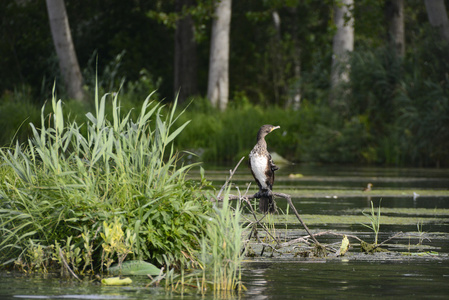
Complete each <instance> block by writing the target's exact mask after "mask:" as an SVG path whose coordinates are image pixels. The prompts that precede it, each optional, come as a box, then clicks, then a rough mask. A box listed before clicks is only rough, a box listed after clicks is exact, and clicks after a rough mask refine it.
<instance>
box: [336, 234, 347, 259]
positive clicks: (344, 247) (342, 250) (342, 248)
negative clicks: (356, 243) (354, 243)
mask: <svg viewBox="0 0 449 300" xmlns="http://www.w3.org/2000/svg"><path fill="white" fill-rule="evenodd" d="M348 249H349V240H348V237H347V236H346V235H343V239H342V240H341V246H340V249H338V251H337V256H343V255H345V253H346V252H347V251H348Z"/></svg>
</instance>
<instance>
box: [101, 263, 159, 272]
mask: <svg viewBox="0 0 449 300" xmlns="http://www.w3.org/2000/svg"><path fill="white" fill-rule="evenodd" d="M160 272H161V270H160V269H159V268H157V267H156V266H155V265H153V264H150V263H148V262H145V261H142V260H129V261H125V262H123V263H122V265H121V267H120V266H119V265H114V266H112V267H111V268H109V273H111V274H122V275H159V274H160Z"/></svg>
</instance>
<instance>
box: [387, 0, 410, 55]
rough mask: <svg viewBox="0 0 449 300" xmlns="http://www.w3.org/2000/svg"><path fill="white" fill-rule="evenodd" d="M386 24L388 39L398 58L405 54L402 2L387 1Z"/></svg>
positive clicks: (400, 0) (398, 0)
mask: <svg viewBox="0 0 449 300" xmlns="http://www.w3.org/2000/svg"><path fill="white" fill-rule="evenodd" d="M385 16H386V19H387V23H388V39H389V41H390V44H391V45H392V46H393V47H394V49H395V50H396V54H397V55H398V56H400V57H402V56H404V53H405V37H404V0H388V1H387V2H386V3H385Z"/></svg>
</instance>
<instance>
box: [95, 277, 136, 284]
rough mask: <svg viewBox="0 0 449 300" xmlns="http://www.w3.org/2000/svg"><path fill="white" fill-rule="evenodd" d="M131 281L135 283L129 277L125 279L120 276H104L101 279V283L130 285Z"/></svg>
mask: <svg viewBox="0 0 449 300" xmlns="http://www.w3.org/2000/svg"><path fill="white" fill-rule="evenodd" d="M131 283H133V281H132V280H131V278H129V277H126V278H123V279H120V277H111V278H103V279H102V280H101V284H104V285H129V284H131Z"/></svg>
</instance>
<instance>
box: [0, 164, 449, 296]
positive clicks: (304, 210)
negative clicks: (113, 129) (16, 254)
mask: <svg viewBox="0 0 449 300" xmlns="http://www.w3.org/2000/svg"><path fill="white" fill-rule="evenodd" d="M230 168H231V167H228V168H215V167H214V168H207V167H206V177H207V178H211V179H210V180H213V182H214V184H215V185H216V186H217V187H219V186H220V185H221V184H222V183H223V182H224V181H225V179H226V177H227V176H228V175H229V169H230ZM290 174H302V177H297V178H293V179H292V178H291V177H289V175H290ZM277 175H278V176H277V179H276V185H275V187H277V188H282V189H283V190H284V191H287V192H288V190H289V189H296V190H298V189H300V190H301V189H302V190H307V189H311V190H323V191H327V190H329V191H332V190H343V191H345V190H347V191H351V190H354V189H361V188H363V187H364V186H366V184H367V183H368V182H371V183H373V184H374V188H375V189H377V190H380V191H382V190H391V189H396V190H401V189H403V190H407V191H410V190H413V189H416V190H421V191H423V190H429V191H435V190H437V191H439V192H440V193H439V194H438V196H434V195H430V196H429V195H422V196H419V197H415V198H414V197H411V196H410V195H404V196H402V195H396V196H394V197H368V196H363V195H362V196H354V195H348V196H345V195H339V196H338V197H334V196H333V195H332V193H331V192H330V193H329V195H323V194H320V196H318V197H314V196H313V195H312V196H307V197H301V198H294V199H293V201H294V204H295V206H296V207H297V209H298V211H299V213H300V214H301V215H302V216H303V218H304V220H305V221H306V223H307V222H308V221H309V222H310V225H309V227H310V229H311V230H312V231H313V232H320V231H323V230H333V231H337V232H340V233H344V234H354V235H357V236H359V237H361V238H362V239H364V240H367V241H368V240H372V238H373V234H372V232H370V231H369V230H367V228H365V227H363V226H362V225H360V224H359V223H357V222H356V221H354V222H352V221H349V222H343V221H338V220H342V219H337V221H333V220H332V216H334V217H335V218H337V217H341V216H345V218H348V219H350V218H357V217H360V216H361V212H362V211H365V212H367V211H368V210H369V208H370V203H371V201H373V203H374V205H375V207H377V206H378V205H379V204H380V205H381V207H382V208H383V209H384V210H385V211H384V212H382V216H383V217H384V218H385V219H384V220H385V224H382V221H381V229H380V231H381V233H380V235H379V241H380V242H381V241H382V240H385V239H387V238H388V237H390V236H392V235H394V234H395V233H397V232H399V231H402V232H404V233H405V235H404V236H402V237H401V238H398V239H395V240H393V241H391V242H389V243H388V245H386V247H387V248H388V249H390V250H393V251H395V253H396V254H397V253H400V252H413V253H415V254H416V253H420V252H425V251H432V253H433V254H432V255H428V256H426V255H423V256H403V255H389V256H385V257H382V258H380V259H379V258H376V257H374V256H369V255H360V254H359V252H360V251H359V250H358V248H357V246H354V247H353V248H351V250H350V253H349V254H348V256H347V258H343V259H337V258H329V259H303V258H299V257H297V258H296V257H294V256H292V255H280V254H276V253H275V254H273V257H271V255H272V254H271V253H270V252H269V251H265V254H264V255H263V256H262V257H256V258H248V259H247V260H246V261H245V263H244V265H243V276H242V280H243V283H244V285H245V286H246V288H247V291H246V292H244V293H242V294H240V295H235V294H234V295H228V296H227V297H223V296H214V295H213V294H208V295H206V296H201V295H198V294H196V293H190V294H188V293H186V294H183V295H181V294H173V293H171V294H167V293H166V292H165V291H164V289H163V288H154V287H146V285H147V284H148V283H149V280H148V279H146V278H145V277H135V278H133V284H132V286H128V287H104V286H101V285H100V284H98V283H89V282H83V283H79V282H76V281H68V280H65V279H60V278H58V277H57V276H51V275H47V276H45V277H43V276H40V275H24V274H15V273H6V272H3V273H0V299H150V298H151V299H200V298H201V299H217V298H230V299H234V298H245V299H299V298H306V299H313V298H318V299H342V298H345V299H347V298H349V299H352V298H354V299H356V298H365V297H369V298H381V297H385V298H387V299H390V298H414V299H421V298H431V299H440V298H441V299H443V298H444V299H447V298H448V297H449V258H448V253H449V213H448V209H449V170H440V169H384V168H348V167H345V168H342V167H338V166H336V167H316V166H301V167H297V166H290V167H283V168H281V170H280V171H279V172H278V174H277ZM193 176H194V177H195V176H196V175H195V174H194V175H193ZM233 179H234V182H235V183H236V185H237V186H239V187H240V190H244V189H245V187H246V183H247V182H249V181H252V178H251V176H250V173H249V171H248V170H247V168H246V166H241V167H240V168H239V170H238V172H237V173H236V175H235V176H234V178H233ZM252 191H253V190H252ZM381 199H382V200H381ZM278 206H279V208H280V209H281V210H286V204H285V203H283V201H282V200H280V201H278ZM387 217H389V219H388V222H387V219H386V218H387ZM317 218H318V219H317ZM320 218H322V221H321V219H320ZM399 218H401V220H403V221H401V222H403V223H401V222H395V220H399ZM313 220H315V221H313ZM317 220H318V221H317ZM355 220H356V219H355ZM404 220H405V221H404ZM408 220H411V221H410V222H408ZM416 220H418V222H421V224H422V228H421V231H419V230H418V227H417V224H416V223H415V222H416ZM344 221H347V220H344ZM339 222H340V223H339ZM285 226H287V227H288V229H289V233H286V234H285V235H284V237H283V238H285V239H287V238H294V237H296V236H297V235H303V234H304V232H303V228H302V227H301V226H299V225H298V224H294V223H289V224H288V225H285ZM285 226H284V225H280V228H283V227H285ZM419 234H421V235H422V237H425V239H423V240H422V244H421V246H419V247H418V246H416V244H417V243H418V235H419ZM338 240H339V238H338V237H334V238H332V237H331V238H329V237H328V238H325V239H324V240H320V241H322V242H325V243H331V242H338ZM420 247H421V248H420Z"/></svg>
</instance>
